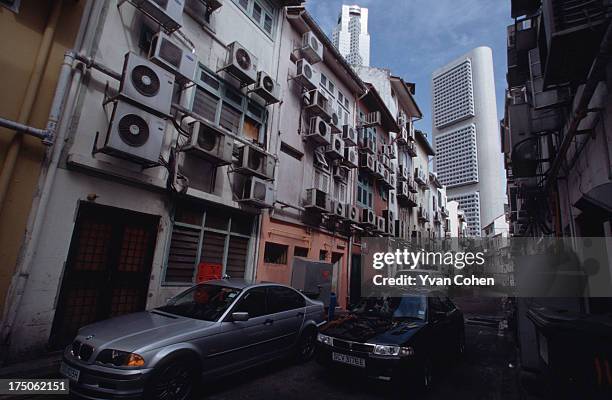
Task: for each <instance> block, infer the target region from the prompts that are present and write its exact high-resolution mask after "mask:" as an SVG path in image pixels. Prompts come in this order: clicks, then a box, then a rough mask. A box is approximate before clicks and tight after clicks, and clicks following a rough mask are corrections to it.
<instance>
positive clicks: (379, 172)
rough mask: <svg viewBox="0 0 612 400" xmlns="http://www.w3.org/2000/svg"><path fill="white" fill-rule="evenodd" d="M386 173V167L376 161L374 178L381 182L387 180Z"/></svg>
mask: <svg viewBox="0 0 612 400" xmlns="http://www.w3.org/2000/svg"><path fill="white" fill-rule="evenodd" d="M385 171H386V169H385V166H384V165H383V164H382V163H381V162H379V161H374V178H376V179H379V180H383V179H385Z"/></svg>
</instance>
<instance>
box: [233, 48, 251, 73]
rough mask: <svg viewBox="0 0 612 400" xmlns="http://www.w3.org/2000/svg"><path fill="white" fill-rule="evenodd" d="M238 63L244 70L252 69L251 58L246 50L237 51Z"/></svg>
mask: <svg viewBox="0 0 612 400" xmlns="http://www.w3.org/2000/svg"><path fill="white" fill-rule="evenodd" d="M236 62H237V63H238V65H239V66H240V68H242V69H249V68H251V56H250V55H249V53H247V51H246V50H245V49H238V50H236Z"/></svg>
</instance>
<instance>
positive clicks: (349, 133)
mask: <svg viewBox="0 0 612 400" xmlns="http://www.w3.org/2000/svg"><path fill="white" fill-rule="evenodd" d="M342 139H343V140H344V145H345V146H356V145H357V130H356V129H355V128H353V127H352V126H350V125H342Z"/></svg>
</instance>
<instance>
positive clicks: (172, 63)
mask: <svg viewBox="0 0 612 400" xmlns="http://www.w3.org/2000/svg"><path fill="white" fill-rule="evenodd" d="M149 60H151V61H153V62H154V63H156V64H157V65H159V66H160V67H162V68H165V69H167V70H168V71H170V72H171V73H173V74H174V75H175V79H176V81H177V82H179V83H181V84H183V85H185V84H188V83H190V82H191V81H193V77H194V75H195V71H196V66H197V64H198V59H197V57H196V55H195V54H194V53H192V52H191V50H190V49H187V48H186V47H185V46H183V45H182V44H179V43H177V42H174V41H172V40H171V39H170V36H168V35H166V34H165V33H163V32H159V33H157V34H156V35H155V36H154V37H153V41H152V42H151V48H150V49H149Z"/></svg>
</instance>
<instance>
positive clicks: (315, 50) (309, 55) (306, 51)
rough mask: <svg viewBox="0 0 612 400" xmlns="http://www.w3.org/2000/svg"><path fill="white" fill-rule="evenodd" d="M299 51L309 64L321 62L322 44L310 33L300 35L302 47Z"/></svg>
mask: <svg viewBox="0 0 612 400" xmlns="http://www.w3.org/2000/svg"><path fill="white" fill-rule="evenodd" d="M300 50H301V52H302V55H303V56H304V58H306V59H307V60H308V61H309V62H310V63H311V64H316V63H318V62H321V61H323V44H322V43H321V41H320V40H319V39H317V37H316V36H315V34H314V33H313V32H312V31H308V32H305V33H304V34H303V35H302V47H301V48H300Z"/></svg>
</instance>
